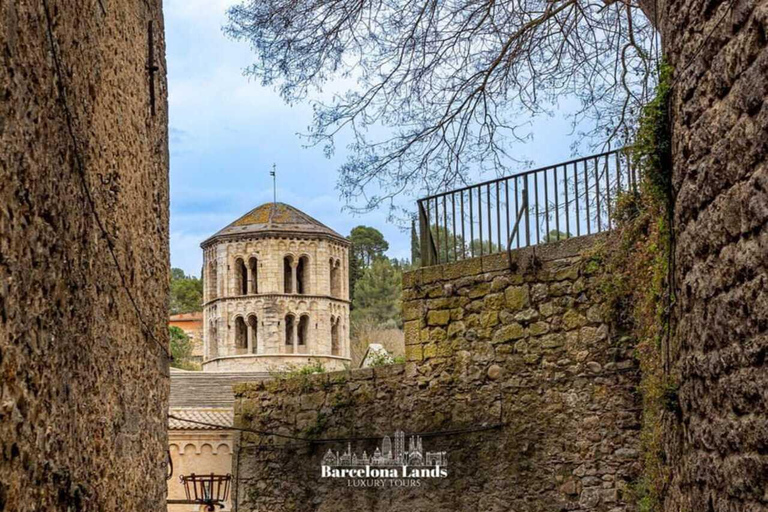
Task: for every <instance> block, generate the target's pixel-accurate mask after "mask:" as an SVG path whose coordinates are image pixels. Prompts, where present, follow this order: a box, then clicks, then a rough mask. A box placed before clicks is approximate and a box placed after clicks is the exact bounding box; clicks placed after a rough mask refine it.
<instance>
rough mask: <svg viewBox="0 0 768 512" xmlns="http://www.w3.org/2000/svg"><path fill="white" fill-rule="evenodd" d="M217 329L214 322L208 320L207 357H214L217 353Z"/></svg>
mask: <svg viewBox="0 0 768 512" xmlns="http://www.w3.org/2000/svg"><path fill="white" fill-rule="evenodd" d="M217 334H218V331H217V329H216V323H215V322H210V323H209V324H208V340H207V341H208V359H215V358H216V357H218V355H219V345H218V343H219V342H218V339H217Z"/></svg>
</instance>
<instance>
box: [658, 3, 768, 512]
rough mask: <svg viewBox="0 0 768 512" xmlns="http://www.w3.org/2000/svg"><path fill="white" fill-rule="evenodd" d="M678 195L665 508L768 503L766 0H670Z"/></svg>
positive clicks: (667, 20) (667, 15)
mask: <svg viewBox="0 0 768 512" xmlns="http://www.w3.org/2000/svg"><path fill="white" fill-rule="evenodd" d="M661 29H662V33H663V35H664V46H665V53H666V55H667V59H668V60H669V61H670V63H671V64H672V65H673V66H674V68H675V73H674V76H675V80H676V83H675V87H674V89H673V91H672V105H671V112H672V132H673V140H672V144H673V189H674V194H675V197H676V201H675V209H674V226H675V231H676V236H677V240H676V250H675V288H676V289H677V297H676V307H675V309H674V317H675V322H674V325H675V326H676V327H675V332H674V338H673V340H674V342H673V344H672V346H671V360H672V362H673V367H672V371H673V376H674V377H675V378H676V379H677V381H678V382H679V401H680V408H681V416H680V420H681V421H680V428H679V429H678V434H677V435H676V436H675V437H674V438H672V439H670V446H669V450H668V456H669V460H670V463H671V465H672V471H673V474H672V477H673V478H672V484H671V486H670V489H669V495H668V500H667V504H666V505H667V506H666V509H667V510H670V511H677V510H685V511H688V510H707V511H726V510H727V511H735V510H758V509H759V510H765V507H766V506H768V501H767V500H768V487H766V482H768V478H766V475H768V458H767V457H766V453H768V423H766V418H768V363H767V362H766V350H767V349H768V224H767V222H768V103H767V102H766V101H765V99H766V97H767V96H768V78H767V77H768V2H766V1H765V0H762V1H755V0H735V1H733V2H710V1H703V0H685V1H682V2H668V3H667V5H666V10H665V11H664V12H663V22H662V23H661Z"/></svg>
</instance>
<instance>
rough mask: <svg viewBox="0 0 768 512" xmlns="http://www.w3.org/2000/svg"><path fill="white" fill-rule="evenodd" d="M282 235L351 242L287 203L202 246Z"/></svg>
mask: <svg viewBox="0 0 768 512" xmlns="http://www.w3.org/2000/svg"><path fill="white" fill-rule="evenodd" d="M281 234H291V235H304V236H319V237H330V238H333V239H334V240H336V241H339V242H342V243H348V241H347V239H346V238H344V237H343V236H341V235H340V234H338V233H337V232H335V231H334V230H332V229H331V228H329V227H328V226H326V225H325V224H323V223H322V222H320V221H318V220H317V219H314V218H313V217H310V216H309V215H307V214H306V213H304V212H302V211H301V210H299V209H298V208H294V207H293V206H291V205H289V204H285V203H265V204H262V205H261V206H257V207H256V208H254V209H253V210H251V211H249V212H248V213H246V214H245V215H243V216H242V217H240V218H239V219H237V220H236V221H234V222H233V223H231V224H230V225H228V226H227V227H225V228H224V229H222V230H220V231H218V232H217V233H216V234H214V235H213V236H211V237H210V238H208V239H207V240H205V241H204V242H203V243H202V244H201V245H203V246H205V245H207V244H209V243H210V242H212V241H213V240H214V239H217V238H237V237H239V236H243V235H281Z"/></svg>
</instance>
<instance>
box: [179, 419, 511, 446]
mask: <svg viewBox="0 0 768 512" xmlns="http://www.w3.org/2000/svg"><path fill="white" fill-rule="evenodd" d="M168 418H170V419H174V420H179V421H184V422H187V423H192V424H195V425H203V426H206V427H213V428H217V429H221V430H236V431H238V432H248V433H251V434H259V435H263V436H275V437H281V438H283V439H291V440H293V441H301V442H304V443H309V444H324V443H342V442H352V441H376V440H378V439H381V438H382V436H361V437H331V438H320V439H312V438H308V437H302V436H296V435H291V434H280V433H278V432H270V431H266V430H257V429H253V428H242V427H235V426H227V425H219V424H217V423H210V422H207V421H198V420H190V419H186V418H181V417H179V416H175V415H173V414H169V415H168ZM504 426H506V423H492V424H490V425H482V426H479V427H469V428H461V429H452V430H440V431H436V432H411V433H409V434H408V435H417V436H420V437H426V438H430V437H447V436H455V435H461V434H468V433H472V432H484V431H487V430H496V429H500V428H502V427H504Z"/></svg>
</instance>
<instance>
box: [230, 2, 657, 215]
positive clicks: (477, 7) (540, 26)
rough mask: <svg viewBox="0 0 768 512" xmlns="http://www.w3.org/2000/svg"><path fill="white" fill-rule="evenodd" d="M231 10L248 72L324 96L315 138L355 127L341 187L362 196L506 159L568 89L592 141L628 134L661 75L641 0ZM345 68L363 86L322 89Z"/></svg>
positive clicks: (380, 197)
mask: <svg viewBox="0 0 768 512" xmlns="http://www.w3.org/2000/svg"><path fill="white" fill-rule="evenodd" d="M646 3H648V2H646ZM228 16H229V22H228V24H227V26H226V27H225V30H226V32H227V33H228V34H229V35H230V36H232V37H234V38H236V39H239V40H243V41H246V42H248V43H249V44H250V46H251V47H252V48H253V50H254V52H255V53H256V59H255V62H254V63H253V64H252V65H251V66H250V67H249V68H248V69H247V74H248V75H250V76H252V77H254V78H257V79H260V80H261V82H262V83H263V84H265V85H270V86H274V87H275V88H276V89H277V90H278V91H279V92H280V94H281V95H282V97H283V98H284V99H285V101H287V102H289V103H293V102H296V101H301V100H305V99H307V98H309V97H312V98H313V99H315V100H316V101H315V102H314V107H315V116H314V122H313V125H312V126H311V128H310V130H309V133H308V134H307V136H308V137H309V141H310V142H311V143H313V144H321V145H325V148H326V151H327V152H328V153H329V154H330V153H331V152H333V150H334V146H333V139H334V136H335V135H336V134H337V133H339V131H340V130H344V129H349V130H350V131H351V133H352V136H353V139H352V142H351V143H350V146H349V149H350V150H351V151H350V156H349V158H348V160H347V162H346V163H345V164H344V165H343V166H342V167H341V170H340V181H339V186H340V190H341V192H342V194H343V196H344V198H345V199H346V200H347V202H348V203H354V202H355V201H356V200H358V199H360V198H362V199H363V200H362V202H361V203H360V204H359V205H353V206H356V207H357V208H360V209H370V208H375V207H377V206H379V205H380V204H382V203H389V204H390V206H391V207H393V206H392V204H393V203H392V201H391V199H392V198H393V197H395V196H397V195H398V194H400V193H403V192H408V193H415V192H417V191H418V192H426V193H431V192H433V191H435V190H437V189H444V188H446V187H449V186H455V185H458V184H463V183H466V182H467V181H469V178H470V177H471V176H470V173H474V172H477V171H482V170H490V169H493V170H496V171H497V172H500V171H502V170H507V167H508V165H509V164H510V163H511V162H512V161H514V158H513V157H512V156H511V154H512V152H511V151H510V147H511V145H512V144H514V143H515V142H516V141H521V140H524V139H526V138H527V137H528V133H527V128H526V126H528V125H529V120H530V119H531V116H535V115H538V114H542V113H547V112H549V111H551V110H553V109H555V108H557V106H558V101H559V100H562V99H572V98H576V99H577V100H578V104H579V108H578V109H577V112H576V113H575V117H574V119H573V120H574V122H575V123H576V122H581V121H585V120H586V121H588V125H589V126H590V129H589V130H588V133H587V134H586V135H591V136H594V138H593V139H592V140H599V142H600V144H609V143H613V142H615V143H616V144H617V145H621V144H623V143H624V141H625V140H626V139H627V138H628V137H629V136H630V134H631V127H632V126H634V121H635V119H636V117H637V115H638V113H639V107H640V106H641V105H643V104H644V103H645V102H646V101H647V99H648V98H649V96H650V94H649V92H650V91H652V90H653V85H654V83H655V80H656V75H655V74H654V71H655V69H656V61H657V54H658V51H657V49H658V45H657V44H656V34H655V31H654V29H653V27H652V25H651V24H650V23H649V21H648V19H647V18H646V16H645V15H643V14H642V12H641V11H640V9H639V8H638V5H637V3H636V2H634V0H628V1H614V0H605V1H600V2H590V1H588V0H555V1H551V0H515V1H511V2H496V1H494V0H449V1H441V2H436V1H430V0H415V1H409V2H406V1H403V0H358V1H355V2H350V1H348V0H241V3H240V4H239V5H236V6H234V7H232V8H230V10H229V12H228ZM339 79H347V81H346V82H345V83H354V85H351V86H350V87H349V89H348V90H347V91H345V92H343V93H339V94H335V95H333V97H332V98H331V99H329V100H322V101H321V100H319V99H317V98H319V97H320V95H319V94H318V93H319V92H320V91H322V90H323V88H325V87H326V86H328V84H329V83H333V84H334V85H338V84H339V83H340V80H339Z"/></svg>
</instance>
